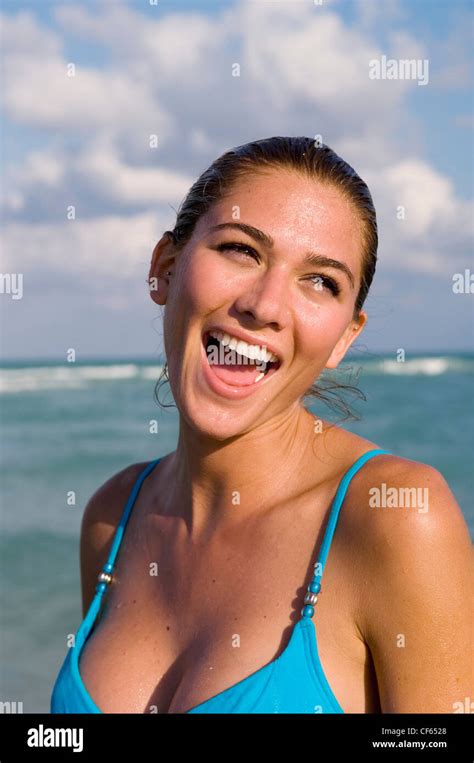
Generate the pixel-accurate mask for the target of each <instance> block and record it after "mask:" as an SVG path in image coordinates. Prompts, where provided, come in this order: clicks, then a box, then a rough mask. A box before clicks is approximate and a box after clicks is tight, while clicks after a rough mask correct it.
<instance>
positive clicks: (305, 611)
mask: <svg viewBox="0 0 474 763" xmlns="http://www.w3.org/2000/svg"><path fill="white" fill-rule="evenodd" d="M320 591H321V583H320V582H319V576H318V575H316V573H315V575H314V577H313V579H312V581H311V583H310V584H309V586H308V589H307V591H306V595H305V597H304V604H305V606H304V607H303V608H302V610H301V614H302V616H303V617H313V615H314V608H315V606H316V602H317V600H318V593H319V592H320Z"/></svg>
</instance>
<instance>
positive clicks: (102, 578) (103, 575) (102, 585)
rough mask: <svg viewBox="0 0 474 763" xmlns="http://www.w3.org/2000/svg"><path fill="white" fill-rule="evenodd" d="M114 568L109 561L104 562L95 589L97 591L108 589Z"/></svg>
mask: <svg viewBox="0 0 474 763" xmlns="http://www.w3.org/2000/svg"><path fill="white" fill-rule="evenodd" d="M113 570H114V566H113V564H110V562H107V564H104V566H103V567H102V572H100V573H99V576H98V580H99V582H98V583H97V585H96V587H95V590H96V593H99V592H100V593H103V592H104V591H105V590H106V589H107V586H108V585H109V583H111V582H112V580H113V577H112V572H113Z"/></svg>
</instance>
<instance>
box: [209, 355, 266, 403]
mask: <svg viewBox="0 0 474 763" xmlns="http://www.w3.org/2000/svg"><path fill="white" fill-rule="evenodd" d="M201 361H202V362H201V368H202V374H203V376H204V379H205V381H206V383H207V385H208V387H210V388H211V390H212V391H213V392H215V393H216V394H217V395H220V396H221V397H225V398H227V399H228V400H242V399H243V398H246V397H250V395H253V394H254V393H255V392H258V390H259V389H260V388H261V387H263V386H265V384H266V383H267V382H268V381H269V380H270V379H271V378H272V376H274V374H275V373H276V371H277V370H278V369H274V370H273V369H270V371H269V372H268V373H267V374H266V375H265V376H264V377H263V379H261V380H260V381H258V382H254V383H253V384H247V385H239V386H237V385H235V386H234V385H233V384H226V383H225V382H223V381H222V379H219V378H218V377H217V376H216V374H215V373H214V371H213V370H212V366H210V365H209V363H208V360H207V355H206V348H205V347H204V340H201Z"/></svg>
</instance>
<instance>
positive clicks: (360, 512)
mask: <svg viewBox="0 0 474 763" xmlns="http://www.w3.org/2000/svg"><path fill="white" fill-rule="evenodd" d="M374 447H377V446H374ZM347 500H348V501H349V502H350V503H351V504H356V505H357V510H356V511H353V512H350V516H351V518H352V520H353V521H354V522H355V523H357V524H358V525H359V526H360V530H364V532H367V533H369V538H370V541H371V542H372V541H378V542H383V541H384V539H385V540H386V541H387V542H388V541H390V546H391V547H393V545H394V544H393V541H394V540H395V538H397V539H398V540H399V541H406V542H407V543H410V542H413V541H416V540H417V536H419V534H422V536H423V538H424V540H425V543H426V542H428V541H429V538H430V537H432V538H433V539H437V542H438V543H442V542H443V541H444V542H445V543H447V544H452V543H453V541H454V542H455V543H460V544H461V546H465V544H466V541H467V543H468V545H470V539H469V532H468V528H467V525H466V522H465V520H464V517H463V514H462V511H461V508H460V506H459V504H458V503H457V501H456V498H455V496H454V494H453V492H452V490H451V488H450V487H449V485H448V483H447V481H446V479H445V477H444V476H443V474H441V472H440V471H438V470H437V469H436V468H435V467H433V466H430V465H429V464H425V463H422V462H419V461H413V460H410V459H408V458H403V457H401V456H397V455H392V454H385V453H381V454H378V455H377V456H376V457H373V458H371V459H369V460H368V461H367V462H366V463H365V464H364V465H363V467H362V468H361V469H360V470H359V471H358V472H357V474H356V475H355V476H354V478H353V479H352V481H351V483H350V485H349V488H348V491H347ZM448 532H449V533H450V534H451V535H448V536H446V535H445V533H448ZM453 533H454V535H453ZM418 539H419V538H418ZM400 553H403V549H402V548H401V549H400Z"/></svg>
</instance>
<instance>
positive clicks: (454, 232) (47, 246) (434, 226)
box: [4, 0, 471, 278]
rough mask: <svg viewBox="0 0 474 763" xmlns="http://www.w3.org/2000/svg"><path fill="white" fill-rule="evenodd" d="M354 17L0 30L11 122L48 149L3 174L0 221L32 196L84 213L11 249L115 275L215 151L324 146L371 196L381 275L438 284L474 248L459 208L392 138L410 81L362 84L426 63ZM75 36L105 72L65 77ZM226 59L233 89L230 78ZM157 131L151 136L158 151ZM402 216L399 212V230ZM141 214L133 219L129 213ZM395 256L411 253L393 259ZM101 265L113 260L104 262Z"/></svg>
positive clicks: (251, 13)
mask: <svg viewBox="0 0 474 763" xmlns="http://www.w3.org/2000/svg"><path fill="white" fill-rule="evenodd" d="M364 2H365V0H364ZM364 7H365V11H364V14H363V17H362V18H361V20H360V21H359V22H358V23H354V24H352V25H348V24H345V23H344V22H343V20H342V18H341V17H340V16H339V15H338V14H337V12H336V11H337V4H336V5H334V9H335V10H331V8H329V9H328V8H326V7H325V6H324V5H323V6H314V5H312V4H311V3H289V2H288V3H279V2H276V3H272V2H255V1H254V0H247V1H246V2H241V3H237V4H235V5H232V6H227V7H226V8H224V9H223V10H222V12H221V13H219V14H216V15H212V16H205V15H203V14H200V13H175V12H171V13H166V14H165V13H163V12H157V15H156V19H154V18H152V17H151V16H150V15H149V14H147V15H146V16H145V15H144V14H142V13H140V12H139V11H137V10H133V9H131V8H127V7H126V6H125V5H123V4H122V3H113V4H110V3H100V4H98V7H97V9H94V10H91V9H90V8H87V7H81V6H79V5H77V4H74V5H64V6H61V7H59V8H57V9H56V10H55V17H56V20H57V22H58V24H59V30H58V31H56V32H53V31H51V29H48V28H45V26H44V25H42V24H40V23H39V22H38V21H37V20H36V19H35V17H34V16H32V15H31V14H18V15H16V16H8V17H6V24H5V28H4V38H5V50H6V53H5V54H4V57H5V64H6V65H5V72H6V76H5V88H4V90H5V92H4V97H5V104H6V112H7V114H8V116H9V117H10V119H11V120H13V121H17V122H21V123H22V124H24V125H28V126H31V127H33V128H34V129H37V128H38V127H41V128H43V129H44V131H45V132H44V134H45V135H47V134H48V131H50V133H51V134H52V135H54V138H55V139H54V141H52V142H51V143H50V144H49V146H48V145H46V144H45V147H44V149H38V148H35V150H33V151H30V152H29V153H28V152H26V153H25V158H24V159H23V162H22V163H18V162H15V164H9V165H7V166H6V178H7V188H6V189H5V204H6V208H7V210H9V211H10V212H11V213H12V214H13V215H15V214H16V215H20V214H22V213H23V214H25V216H26V215H27V214H28V211H29V210H30V209H31V208H32V205H34V204H35V203H36V202H35V200H36V199H42V200H43V201H44V205H45V206H44V208H42V209H41V212H42V213H43V209H44V214H45V216H46V217H47V214H48V208H50V209H51V210H52V211H53V213H54V215H57V210H58V208H59V209H63V208H64V207H65V205H66V203H71V202H70V201H69V200H70V199H71V198H74V196H75V195H78V196H80V198H81V202H82V204H83V205H87V203H88V202H89V204H90V206H89V207H88V208H86V209H83V210H82V213H83V214H87V217H88V219H87V221H85V220H80V219H78V220H77V221H76V222H74V223H60V224H59V225H56V224H55V223H54V222H51V221H47V220H46V221H45V222H44V223H41V224H38V223H28V221H27V220H26V221H25V222H23V223H21V224H20V223H10V224H9V225H8V227H7V244H8V251H9V252H10V253H13V252H15V251H17V252H18V251H22V250H21V249H20V247H26V249H25V252H26V253H28V252H30V254H31V257H34V251H33V250H30V248H29V246H28V243H27V242H28V239H29V238H33V236H34V237H37V238H38V239H39V240H40V241H41V246H42V251H43V252H44V258H45V259H44V264H45V265H46V266H49V267H51V268H62V267H63V265H64V263H66V266H67V267H72V268H73V269H74V268H75V267H76V263H77V264H78V267H79V268H80V267H81V266H82V265H83V266H84V267H86V268H90V269H91V271H94V269H96V272H97V273H98V274H99V275H100V274H103V273H115V274H118V277H119V278H120V277H121V276H120V273H123V274H127V273H129V269H128V268H129V267H130V266H131V262H132V263H133V260H132V261H131V260H130V259H129V258H130V252H135V251H136V247H137V246H138V247H139V246H140V244H139V243H137V240H138V242H140V241H143V236H144V231H149V230H151V228H152V222H151V221H152V220H153V215H154V212H152V211H151V210H155V209H156V207H157V205H160V204H161V205H163V207H166V208H169V205H170V204H177V203H179V202H180V201H181V199H182V198H183V197H184V195H185V193H186V192H187V190H188V189H189V187H190V186H191V184H192V182H193V180H194V179H195V172H194V169H193V170H190V168H189V167H190V161H191V160H192V161H193V162H194V165H196V167H197V166H198V170H199V172H201V171H202V170H203V169H204V168H205V167H206V166H207V165H208V164H210V163H211V161H212V160H213V159H214V158H215V157H216V155H217V154H218V153H220V152H221V150H225V148H227V147H230V146H231V145H235V144H237V143H241V142H244V141H245V140H246V139H250V138H251V137H262V136H264V135H274V134H309V135H314V134H318V133H321V134H322V137H323V140H324V141H325V142H327V143H329V144H330V145H331V146H333V148H334V149H335V150H336V151H338V152H339V153H340V154H341V155H342V156H344V157H345V158H346V159H347V160H348V161H349V162H350V163H351V164H352V165H353V166H355V168H356V169H357V170H358V171H359V172H360V174H361V175H362V177H363V178H364V179H365V180H367V182H368V183H369V186H370V188H371V190H372V192H373V195H374V199H375V202H376V206H377V210H378V216H379V227H380V231H381V240H382V241H383V242H384V248H385V252H384V253H385V256H386V261H387V262H392V263H397V264H400V265H401V266H402V267H406V268H407V269H413V268H415V269H420V270H430V271H432V272H439V271H440V269H442V268H443V267H444V265H445V262H446V245H447V242H448V240H449V239H450V238H451V240H452V239H453V236H455V238H456V242H457V249H458V252H459V255H458V256H459V257H462V256H463V253H464V252H465V251H466V249H467V248H468V247H469V245H470V236H471V229H470V226H469V223H468V220H469V211H468V204H467V202H464V201H462V200H461V199H459V198H458V196H457V194H456V189H455V188H454V186H453V183H452V181H451V180H450V179H449V178H448V177H447V176H445V175H443V174H442V173H440V172H439V171H437V170H436V169H435V168H434V167H432V166H430V164H429V163H428V162H426V161H423V160H422V159H419V158H417V157H416V156H415V155H414V152H413V150H411V152H410V154H411V155H407V152H406V149H405V146H402V145H401V142H400V138H399V132H400V129H401V126H404V127H405V129H406V126H407V124H408V125H409V127H410V135H411V136H414V135H416V133H417V130H418V127H419V125H418V124H417V123H416V121H412V122H410V120H411V119H412V118H411V117H410V112H409V109H408V107H407V104H406V102H405V99H406V96H407V94H408V93H410V92H412V91H413V84H414V83H413V82H408V81H403V80H400V81H374V80H370V79H369V77H368V66H369V61H370V60H371V59H372V58H375V57H378V56H380V55H382V54H385V55H388V56H390V55H393V56H394V57H397V58H398V57H402V58H405V57H409V58H412V57H415V58H425V57H429V56H428V51H427V50H426V46H425V45H423V44H422V43H420V41H419V40H417V39H415V38H414V37H413V36H412V35H411V34H410V33H409V31H406V30H401V29H399V28H396V27H394V29H393V30H390V28H389V27H387V28H386V31H387V39H388V40H389V45H388V47H389V50H386V49H382V48H381V47H380V45H379V44H377V41H376V40H377V38H376V36H375V35H374V32H373V30H374V28H375V22H376V21H377V19H379V20H380V14H381V10H380V6H378V5H377V4H374V3H371V4H370V5H367V6H364ZM387 8H388V12H389V15H390V19H391V21H392V22H393V23H395V22H397V21H399V20H400V18H402V16H401V14H400V10H399V7H398V5H397V3H396V2H390V4H389V6H387ZM69 38H74V39H76V40H77V39H78V38H79V39H81V38H82V39H84V40H86V41H87V42H88V43H94V44H96V45H99V46H100V47H101V50H102V51H103V52H105V53H106V54H107V55H106V57H105V63H104V64H103V65H101V66H100V67H99V66H96V67H93V66H91V65H89V66H85V65H84V61H81V60H78V61H76V62H75V63H76V67H77V68H76V76H75V77H68V76H67V68H66V65H67V63H68V60H69V59H68V55H67V52H66V51H67V45H66V42H67V40H68V39H69ZM236 62H237V63H239V64H240V66H241V76H240V77H239V78H233V77H232V76H231V66H232V64H233V63H236ZM151 133H156V134H157V135H158V138H159V149H158V150H157V151H156V152H154V151H153V150H151V149H150V148H149V146H148V137H149V135H150V134H151ZM249 133H252V135H250V134H249ZM247 135H248V136H249V137H248V138H247V137H246V136H247ZM71 137H73V138H74V140H75V141H76V142H75V147H74V149H71V148H70V147H69V140H70V138H71ZM236 138H237V139H236ZM411 148H412V147H411ZM196 159H197V161H196ZM194 165H193V167H194ZM48 205H49V206H48ZM399 205H403V206H405V207H406V211H407V212H406V219H405V220H404V221H403V223H402V222H401V221H397V220H396V217H395V213H396V208H397V206H399ZM102 207H104V208H105V210H106V211H104V209H103V208H102ZM137 208H141V209H142V210H143V211H142V214H141V215H138V216H133V215H135V213H136V210H137ZM110 209H116V210H118V209H120V212H123V213H124V216H123V217H120V216H119V215H110V214H109V211H110ZM30 234H31V235H30ZM137 235H138V239H136V238H135V237H136V236H137ZM123 241H124V242H126V244H127V247H126V251H127V252H128V255H127V254H126V251H125V249H124V248H123V247H122V242H123ZM64 247H66V248H67V249H68V250H69V249H70V248H72V249H73V251H74V258H73V259H72V260H66V261H65V260H64ZM115 247H116V248H115ZM402 247H403V252H407V253H409V254H407V255H406V256H404V255H403V254H402V255H400V251H401V250H402ZM414 250H416V253H417V256H416V258H413V256H412V255H411V252H413V251H414ZM91 252H93V253H94V255H93V256H91ZM98 252H107V258H106V260H104V258H103V257H102V256H97V253H98ZM25 256H27V255H25ZM454 256H455V255H453V257H454ZM71 263H73V264H71Z"/></svg>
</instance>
